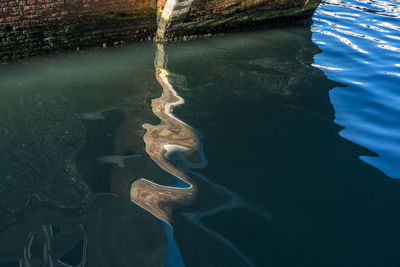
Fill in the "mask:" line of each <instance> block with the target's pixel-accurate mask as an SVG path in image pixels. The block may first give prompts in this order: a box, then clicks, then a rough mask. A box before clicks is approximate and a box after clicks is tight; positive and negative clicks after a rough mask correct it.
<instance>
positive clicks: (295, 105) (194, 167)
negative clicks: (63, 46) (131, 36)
mask: <svg viewBox="0 0 400 267" xmlns="http://www.w3.org/2000/svg"><path fill="white" fill-rule="evenodd" d="M398 13H399V9H398V5H396V2H392V1H373V2H372V1H371V2H367V1H341V2H338V1H336V2H332V1H331V2H324V3H323V4H322V5H321V6H320V7H319V9H318V10H317V12H316V14H315V16H314V24H313V25H312V26H299V27H295V28H280V29H275V30H268V31H256V32H248V33H237V34H229V35H225V36H222V37H218V38H212V39H206V40H197V41H191V42H185V43H179V44H173V45H165V46H164V47H159V46H158V47H157V46H155V45H153V44H151V43H144V44H133V45H128V46H124V47H119V48H114V49H101V50H100V49H99V50H96V49H93V50H87V51H83V52H79V53H67V54H61V55H57V56H49V57H41V58H34V59H30V60H27V61H24V62H23V63H15V64H11V65H8V66H2V67H1V68H0V85H1V86H0V134H1V138H0V140H1V141H0V142H1V143H0V144H1V145H0V147H1V150H0V201H1V210H0V266H20V265H21V266H48V265H51V264H53V265H55V266H67V265H68V266H96V267H99V266H100V267H101V266H121V267H123V266H164V265H167V266H182V265H186V266H247V265H250V266H251V265H253V266H307V267H309V266H349V267H350V266H398V257H397V254H398V250H399V248H400V230H399V228H398V225H399V223H400V216H399V215H398V212H397V210H398V208H397V203H399V200H400V194H399V190H400V184H399V180H397V179H393V178H399V171H400V169H399V166H400V165H399V151H400V150H399V139H398V135H397V132H398V130H399V129H398V128H399V125H400V122H399V120H398V117H399V116H398V115H399V107H398V105H396V104H397V101H398V99H399V90H398V89H400V88H399V84H400V83H399V82H400V81H399V79H400V77H399V75H398V73H400V71H399V70H398V69H399V68H400V67H399V66H400V65H399V64H400V60H399V51H398V49H397V47H400V43H399V42H400V40H399V38H397V36H398V34H397V33H398V31H399V29H400V25H399V18H398ZM161 51H162V53H161ZM160 54H162V58H163V59H162V60H161V61H162V64H161V65H160V57H159V56H160ZM160 69H161V70H162V72H161V73H164V74H166V76H164V77H165V79H164V80H163V81H164V83H162V82H160V72H157V70H160ZM166 85H167V86H166ZM166 88H167V89H166ZM171 89H173V90H174V91H175V93H176V97H178V96H179V97H181V98H182V99H183V100H184V103H180V104H179V105H175V106H174V108H173V113H172V114H171V115H172V116H171V117H170V119H172V120H174V119H176V120H179V121H181V122H182V123H183V124H179V125H184V128H179V127H175V128H174V127H172V128H171V127H170V128H166V127H167V126H171V125H172V126H174V125H177V124H173V123H176V121H175V122H173V121H172V122H171V121H168V120H167V121H166V120H165V119H166V118H167V117H165V116H163V114H162V112H160V110H159V109H157V107H158V106H157V105H155V104H154V103H155V102H154V101H156V100H157V99H160V98H161V99H162V96H163V94H165V93H167V92H166V90H171ZM160 96H161V97H160ZM153 100H154V101H153ZM161 111H162V110H161ZM160 114H161V115H160ZM164 115H165V114H164ZM167 119H168V118H167ZM168 123H170V125H168ZM143 124H146V125H150V124H151V125H153V127H155V128H157V127H158V128H159V129H163V130H164V131H160V132H159V134H158V138H159V139H154V140H158V141H159V142H161V141H163V142H164V141H165V142H168V141H169V142H170V143H171V142H172V143H173V141H171V140H172V138H171V139H168V136H174V135H172V133H171V131H172V132H174V131H176V132H177V133H178V134H179V132H180V131H188V133H189V135H188V136H189V137H190V138H194V137H196V140H197V141H196V142H195V143H189V144H191V145H192V147H191V149H190V150H189V152H190V153H188V151H185V149H183V148H182V147H180V148H179V149H177V150H171V151H170V153H167V154H168V155H167V156H165V155H163V154H162V153H161V154H157V153H153V152H154V150H150V151H149V147H148V146H147V145H148V143H146V140H147V142H148V139H146V137H145V133H146V131H145V129H143V128H142V125H143ZM147 128H148V127H147ZM148 129H149V128H148ZM152 129H154V128H152ZM143 138H145V140H144V139H143ZM160 138H161V139H160ZM162 138H164V139H162ZM190 138H189V139H190ZM160 140H161V141H160ZM189 141H191V140H189ZM189 141H188V140H186V139H185V140H184V141H182V140H181V141H179V142H180V144H185V142H189ZM192 141H193V140H192ZM175 142H178V141H175ZM175 145H177V144H176V143H175ZM160 151H162V150H160ZM182 152H183V153H182ZM160 155H161V157H160V158H156V157H158V156H160ZM162 156H165V158H163V157H162ZM157 159H159V160H157ZM169 163H171V165H168V164H169ZM166 164H167V165H166ZM166 166H167V167H166ZM182 173H183V174H182ZM176 174H177V175H176ZM140 178H144V179H146V180H147V181H149V182H150V183H152V184H154V185H155V186H154V187H150V188H152V189H154V192H153V193H154V195H153V197H150V198H149V199H148V200H149V202H146V203H145V202H139V201H136V202H135V203H137V204H139V205H140V206H141V207H144V208H145V209H142V208H140V207H139V206H138V205H136V204H135V203H133V202H132V201H131V200H132V198H131V197H132V196H131V191H130V190H131V185H132V184H135V183H137V181H139V179H140ZM180 178H184V179H180ZM185 179H186V180H185ZM188 181H189V182H190V183H188ZM157 184H158V185H163V186H164V187H159V186H156V185H157ZM190 185H194V186H195V189H196V190H195V191H187V189H188V188H189V187H190ZM165 186H167V187H165ZM168 186H169V187H168ZM170 187H175V189H176V190H177V191H174V192H180V193H179V196H183V197H184V198H183V199H190V201H189V202H184V201H175V202H172V201H171V197H169V198H168V199H165V200H168V201H164V202H157V201H158V200H157V198H156V197H154V196H156V195H158V196H160V195H162V194H161V193H165V194H167V193H168V191H169V190H170ZM160 188H162V190H163V191H160V190H161V189H160ZM185 190H186V191H185ZM187 193H194V194H193V196H192V197H190V198H186V197H187V196H188V195H187ZM168 194H170V193H168ZM185 194H186V195H185ZM171 195H172V196H174V194H170V195H169V196H171ZM156 200H157V201H156ZM143 201H147V200H146V199H144V200H143ZM183 202H184V203H183ZM152 203H161V204H160V205H158V204H157V205H156V206H152ZM142 204H148V205H147V206H146V205H142ZM183 204H184V205H183ZM151 207H156V209H150V208H151ZM155 211H156V212H155ZM160 219H161V220H164V223H163V222H162V221H160ZM166 222H167V223H166ZM171 226H172V227H173V229H172V228H171ZM40 264H42V265H40Z"/></svg>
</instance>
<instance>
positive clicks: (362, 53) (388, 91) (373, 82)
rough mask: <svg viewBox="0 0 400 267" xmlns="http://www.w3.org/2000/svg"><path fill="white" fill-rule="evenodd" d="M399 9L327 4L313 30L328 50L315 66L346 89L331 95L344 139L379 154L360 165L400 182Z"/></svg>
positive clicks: (346, 0)
mask: <svg viewBox="0 0 400 267" xmlns="http://www.w3.org/2000/svg"><path fill="white" fill-rule="evenodd" d="M398 3H399V1H390V0H343V1H338V0H326V1H323V3H322V4H321V5H320V6H319V8H318V10H317V12H316V13H315V15H314V24H313V27H312V30H313V41H314V42H315V43H316V44H318V45H319V46H320V48H321V49H323V52H322V53H321V54H319V55H316V56H315V63H314V64H313V66H315V67H317V68H320V69H322V70H323V71H324V72H325V73H326V75H327V76H328V77H329V78H330V79H332V80H335V81H338V82H341V83H342V84H345V85H346V87H337V88H335V89H333V90H332V91H331V92H330V100H331V102H332V104H333V106H334V109H335V113H336V116H335V117H336V118H335V122H336V123H337V124H339V125H341V126H342V127H344V129H343V130H342V131H341V132H340V135H341V136H342V137H344V138H346V139H348V140H350V141H352V142H354V143H356V144H359V145H361V146H364V147H365V148H367V149H369V150H370V151H371V152H374V153H373V154H371V155H361V156H360V159H361V160H363V161H364V162H366V163H368V164H370V165H372V166H374V167H376V168H378V169H380V170H382V171H383V172H384V173H386V174H387V175H388V176H390V177H392V178H400V138H399V136H398V134H397V133H398V132H399V130H400V105H399V104H400V90H399V89H400V71H399V67H400V63H399V62H400V53H399V52H400V37H399V36H398V35H399V34H398V32H399V31H400V5H399V4H398ZM354 50H355V51H357V52H359V53H354ZM327 66H334V67H327ZM338 70H341V71H338Z"/></svg>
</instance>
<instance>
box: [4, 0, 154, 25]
mask: <svg viewBox="0 0 400 267" xmlns="http://www.w3.org/2000/svg"><path fill="white" fill-rule="evenodd" d="M155 3H156V0H0V23H9V24H12V25H16V24H22V25H24V24H29V23H32V22H43V21H51V20H62V19H63V18H65V17H68V16H70V15H74V16H76V15H92V14H109V15H111V14H116V13H121V14H123V13H137V14H139V13H141V12H146V11H150V10H154V9H155Z"/></svg>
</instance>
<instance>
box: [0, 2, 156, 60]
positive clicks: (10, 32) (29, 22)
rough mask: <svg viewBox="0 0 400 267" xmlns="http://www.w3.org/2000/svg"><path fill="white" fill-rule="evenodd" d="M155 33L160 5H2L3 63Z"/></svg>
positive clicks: (144, 37)
mask: <svg viewBox="0 0 400 267" xmlns="http://www.w3.org/2000/svg"><path fill="white" fill-rule="evenodd" d="M155 32H156V0H0V62H8V61H13V60H17V59H21V58H25V57H28V56H35V55H41V54H47V53H51V52H57V51H63V50H70V49H78V48H79V49H82V48H85V47H93V46H97V47H102V46H104V44H106V45H107V46H112V45H114V43H119V44H120V43H122V42H132V41H141V40H148V39H151V38H152V36H154V34H155Z"/></svg>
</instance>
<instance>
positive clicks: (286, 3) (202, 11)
mask: <svg viewBox="0 0 400 267" xmlns="http://www.w3.org/2000/svg"><path fill="white" fill-rule="evenodd" d="M305 2H306V1H305V0H279V1H275V0H198V1H196V2H195V4H194V5H193V7H192V8H191V10H190V17H196V18H198V17H210V16H214V17H217V16H225V15H229V14H232V13H238V12H243V11H246V9H250V10H251V11H252V12H255V11H257V12H261V11H265V12H266V13H267V11H273V10H282V9H286V10H288V9H290V8H293V7H301V6H303V5H304V4H305Z"/></svg>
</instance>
